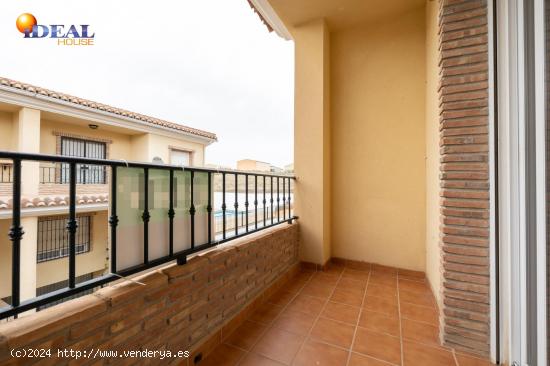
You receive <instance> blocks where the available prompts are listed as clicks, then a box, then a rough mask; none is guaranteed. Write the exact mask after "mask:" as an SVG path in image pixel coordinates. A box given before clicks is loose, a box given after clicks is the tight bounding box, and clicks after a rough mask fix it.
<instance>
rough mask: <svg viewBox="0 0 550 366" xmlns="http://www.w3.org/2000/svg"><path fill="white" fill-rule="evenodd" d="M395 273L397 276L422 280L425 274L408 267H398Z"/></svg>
mask: <svg viewBox="0 0 550 366" xmlns="http://www.w3.org/2000/svg"><path fill="white" fill-rule="evenodd" d="M397 274H398V276H399V278H404V279H410V280H412V281H424V280H425V279H426V274H425V273H424V272H421V271H411V270H409V269H398V270H397Z"/></svg>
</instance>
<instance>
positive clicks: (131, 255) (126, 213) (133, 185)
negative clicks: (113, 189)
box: [117, 168, 145, 271]
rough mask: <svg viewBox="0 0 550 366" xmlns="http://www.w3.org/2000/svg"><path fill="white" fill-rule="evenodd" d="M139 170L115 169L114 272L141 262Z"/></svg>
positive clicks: (141, 176) (141, 180) (142, 193)
mask: <svg viewBox="0 0 550 366" xmlns="http://www.w3.org/2000/svg"><path fill="white" fill-rule="evenodd" d="M143 177H144V174H143V169H137V168H117V215H118V220H119V221H118V226H117V270H119V271H120V270H123V269H126V268H129V267H132V266H135V265H139V264H142V263H143V220H142V218H141V215H142V214H143V206H144V205H143V203H144V201H143V199H144V197H145V195H144V192H143V187H144V185H143Z"/></svg>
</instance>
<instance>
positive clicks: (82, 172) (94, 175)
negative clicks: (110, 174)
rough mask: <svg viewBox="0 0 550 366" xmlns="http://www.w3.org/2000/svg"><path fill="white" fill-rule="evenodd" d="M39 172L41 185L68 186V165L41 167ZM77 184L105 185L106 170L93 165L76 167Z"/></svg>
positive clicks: (103, 167) (78, 165)
mask: <svg viewBox="0 0 550 366" xmlns="http://www.w3.org/2000/svg"><path fill="white" fill-rule="evenodd" d="M39 169H40V171H39V178H40V183H42V184H69V178H70V169H71V167H70V165H69V164H63V163H61V164H57V165H55V166H41V167H40V168H39ZM76 183H77V184H106V183H107V169H106V167H105V166H101V165H95V164H77V165H76Z"/></svg>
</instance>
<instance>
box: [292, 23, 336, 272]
mask: <svg viewBox="0 0 550 366" xmlns="http://www.w3.org/2000/svg"><path fill="white" fill-rule="evenodd" d="M292 32H293V36H294V41H295V43H296V47H295V68H296V71H295V107H294V108H295V110H294V118H295V123H294V172H295V175H296V177H297V179H298V183H297V184H296V185H295V192H296V200H295V207H294V212H295V214H296V215H297V216H299V217H300V251H301V253H300V257H301V259H302V260H303V261H307V262H314V263H318V264H324V263H325V262H326V261H327V260H328V259H329V258H330V257H331V243H330V236H331V235H330V230H331V226H330V204H331V203H330V169H331V161H330V151H331V150H330V57H329V56H330V38H329V30H328V28H327V25H326V23H325V22H324V21H323V20H318V21H314V22H311V23H308V24H303V25H301V26H299V27H296V28H294V29H293V30H292Z"/></svg>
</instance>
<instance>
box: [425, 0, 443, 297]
mask: <svg viewBox="0 0 550 366" xmlns="http://www.w3.org/2000/svg"><path fill="white" fill-rule="evenodd" d="M438 8H439V2H438V1H428V2H427V3H426V275H427V277H428V281H429V282H430V285H431V286H432V290H433V292H434V294H435V297H436V299H437V301H438V303H439V305H440V308H441V305H442V304H441V300H442V299H441V294H440V288H441V253H440V248H439V200H440V197H439V94H438V91H437V87H438V82H439V68H438V58H439V50H438V46H439V36H438Z"/></svg>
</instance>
